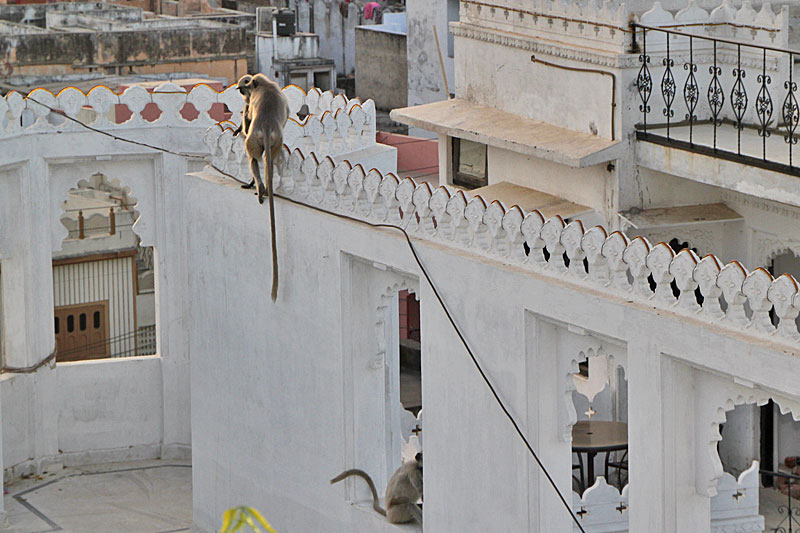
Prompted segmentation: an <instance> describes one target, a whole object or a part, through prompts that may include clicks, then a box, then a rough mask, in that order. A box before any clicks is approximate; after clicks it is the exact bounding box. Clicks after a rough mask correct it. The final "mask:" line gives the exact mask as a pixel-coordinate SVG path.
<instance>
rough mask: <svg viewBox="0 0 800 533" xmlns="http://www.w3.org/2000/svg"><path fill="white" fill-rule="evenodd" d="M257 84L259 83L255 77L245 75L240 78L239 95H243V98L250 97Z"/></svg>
mask: <svg viewBox="0 0 800 533" xmlns="http://www.w3.org/2000/svg"><path fill="white" fill-rule="evenodd" d="M256 83H257V82H256V81H255V78H254V77H253V76H251V75H250V74H245V75H244V76H242V77H241V78H239V83H238V86H237V88H238V89H239V93H241V95H242V96H247V95H249V94H250V91H252V90H253V87H255V84H256Z"/></svg>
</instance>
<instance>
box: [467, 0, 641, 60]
mask: <svg viewBox="0 0 800 533" xmlns="http://www.w3.org/2000/svg"><path fill="white" fill-rule="evenodd" d="M628 19H629V13H628V11H627V10H626V9H625V4H624V3H623V2H620V1H618V0H606V1H605V2H595V1H594V0H589V1H586V2H562V1H561V0H533V2H531V5H530V7H525V8H523V7H521V6H510V5H504V4H502V3H500V2H487V1H485V0H484V1H480V0H461V12H460V22H459V23H455V24H454V25H453V27H454V28H458V29H457V30H456V31H457V33H456V34H457V35H459V34H464V33H465V31H466V30H467V28H469V27H472V28H475V29H484V30H485V29H491V30H500V31H505V32H513V33H515V34H517V36H519V35H524V36H529V37H535V38H542V37H544V38H546V39H553V40H557V39H561V40H563V39H564V38H565V37H567V36H568V37H569V38H571V39H573V40H574V42H575V44H585V42H593V43H598V42H600V43H606V44H609V45H612V46H611V48H609V50H610V51H611V50H617V49H619V48H620V47H622V46H625V44H626V41H625V36H626V35H627V34H628V33H629V30H628V28H627V25H628ZM467 36H470V35H467Z"/></svg>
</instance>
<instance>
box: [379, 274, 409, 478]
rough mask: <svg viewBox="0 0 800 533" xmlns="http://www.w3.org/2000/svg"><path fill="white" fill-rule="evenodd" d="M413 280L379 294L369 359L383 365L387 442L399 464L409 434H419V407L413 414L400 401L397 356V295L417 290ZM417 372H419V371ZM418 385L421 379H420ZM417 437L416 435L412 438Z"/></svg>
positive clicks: (398, 314) (392, 286) (398, 348)
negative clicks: (374, 345)
mask: <svg viewBox="0 0 800 533" xmlns="http://www.w3.org/2000/svg"><path fill="white" fill-rule="evenodd" d="M417 290H418V289H417V284H416V283H414V282H412V281H411V280H409V279H401V280H399V281H398V282H397V283H395V284H392V285H390V286H388V287H386V288H385V289H384V291H383V293H382V294H381V297H380V301H379V305H378V308H377V310H376V332H375V333H376V338H377V347H378V351H377V352H376V353H375V354H374V356H373V358H372V359H371V361H370V366H371V367H372V368H374V369H380V368H383V369H384V370H385V372H384V379H385V383H386V395H385V402H386V412H387V416H388V418H389V420H388V424H387V431H388V433H389V434H388V435H387V442H388V443H389V447H390V449H389V450H388V453H389V457H390V458H391V460H392V461H394V462H396V463H397V465H399V463H400V460H401V458H402V457H403V450H404V449H407V448H408V446H409V444H410V442H411V440H412V437H414V436H419V437H421V436H420V434H419V430H417V432H416V433H415V432H414V431H415V428H421V427H422V426H421V422H422V417H421V411H419V413H418V414H417V415H415V414H414V413H413V412H412V411H410V410H408V409H406V408H405V407H404V406H403V404H402V402H401V357H400V350H401V346H400V329H401V327H400V313H399V311H400V305H401V303H402V302H401V301H400V295H401V293H402V292H407V293H408V294H410V295H414V294H416V293H417ZM420 376H421V373H420ZM420 387H421V382H420ZM414 440H415V441H419V440H420V439H419V438H417V439H414Z"/></svg>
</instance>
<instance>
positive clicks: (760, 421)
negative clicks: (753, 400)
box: [711, 400, 800, 531]
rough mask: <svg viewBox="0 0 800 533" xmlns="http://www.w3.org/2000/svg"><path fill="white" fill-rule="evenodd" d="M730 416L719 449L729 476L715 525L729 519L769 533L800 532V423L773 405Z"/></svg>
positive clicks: (716, 504) (714, 512) (722, 484)
mask: <svg viewBox="0 0 800 533" xmlns="http://www.w3.org/2000/svg"><path fill="white" fill-rule="evenodd" d="M725 415H726V418H725V422H724V423H722V424H720V436H721V437H722V439H721V440H720V442H719V444H718V446H717V451H718V453H719V458H720V461H721V462H722V468H723V470H724V472H725V473H724V474H723V477H722V479H720V480H719V481H718V483H717V496H715V497H714V498H712V501H711V520H712V524H714V523H715V521H716V520H720V519H721V517H723V516H724V517H725V520H727V522H726V523H728V522H730V523H733V522H731V520H734V521H737V523H741V524H746V523H750V522H753V523H757V525H759V527H761V528H764V531H800V422H797V421H795V420H794V418H793V416H792V414H791V413H785V414H781V409H780V408H779V406H778V405H777V404H776V403H775V402H773V401H772V400H770V401H769V402H768V403H766V404H765V405H763V406H758V405H756V404H741V405H736V406H735V407H734V408H733V409H732V410H730V411H728V412H727V413H726V414H725ZM731 498H732V499H731ZM787 511H788V512H787ZM761 520H763V524H762V523H761ZM790 524H791V525H790Z"/></svg>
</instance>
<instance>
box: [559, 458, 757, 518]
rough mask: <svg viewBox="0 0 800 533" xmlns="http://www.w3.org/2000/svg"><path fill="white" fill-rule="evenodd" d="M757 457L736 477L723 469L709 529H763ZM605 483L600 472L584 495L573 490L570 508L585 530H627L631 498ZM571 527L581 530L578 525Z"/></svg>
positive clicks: (626, 490) (712, 500)
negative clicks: (759, 510) (759, 505)
mask: <svg viewBox="0 0 800 533" xmlns="http://www.w3.org/2000/svg"><path fill="white" fill-rule="evenodd" d="M758 487H759V483H758V461H753V464H752V465H751V466H750V468H748V469H747V470H745V471H744V472H742V473H741V474H740V475H739V477H738V479H737V478H735V477H734V476H732V475H731V474H729V473H727V472H725V473H724V474H723V475H722V477H721V478H720V480H719V482H718V484H717V495H716V496H714V497H713V498H711V532H712V533H733V532H735V533H756V532H759V533H760V532H761V531H763V530H764V517H763V516H761V515H759V514H758ZM629 488H630V485H625V487H624V488H623V489H622V491H619V490H617V488H616V487H614V486H612V485H609V484H608V483H606V480H605V478H604V477H603V476H600V477H598V478H597V479H596V480H595V483H594V485H592V486H591V487H589V488H588V489H586V491H585V492H584V493H583V496H581V495H579V494H578V493H576V492H573V493H572V510H573V511H574V512H575V515H576V516H577V517H579V519H580V522H581V526H583V529H584V530H585V531H587V533H627V531H628V528H629V526H628V510H629V507H630V498H629V497H628V489H629ZM573 531H575V532H577V531H580V530H579V529H578V527H577V526H575V527H574V528H573Z"/></svg>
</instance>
